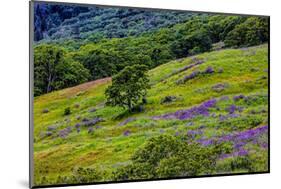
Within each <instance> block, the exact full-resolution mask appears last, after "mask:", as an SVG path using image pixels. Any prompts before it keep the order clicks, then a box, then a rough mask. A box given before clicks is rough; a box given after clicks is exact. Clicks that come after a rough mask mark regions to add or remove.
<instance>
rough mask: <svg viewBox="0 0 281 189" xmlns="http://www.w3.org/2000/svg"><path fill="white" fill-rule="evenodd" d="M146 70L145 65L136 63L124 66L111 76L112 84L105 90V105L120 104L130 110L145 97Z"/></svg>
mask: <svg viewBox="0 0 281 189" xmlns="http://www.w3.org/2000/svg"><path fill="white" fill-rule="evenodd" d="M146 71H147V67H146V66H145V65H139V64H137V65H133V66H127V67H125V68H124V69H123V70H122V71H121V72H120V73H118V74H117V75H115V76H114V77H113V78H112V85H111V86H109V87H108V88H107V89H106V91H105V94H106V96H107V105H111V106H121V107H123V108H128V109H129V111H131V110H132V108H133V107H134V106H135V105H136V104H137V103H138V102H139V101H140V100H142V99H143V98H144V97H145V95H146V93H147V89H148V88H149V84H148V82H149V80H148V77H147V75H146Z"/></svg>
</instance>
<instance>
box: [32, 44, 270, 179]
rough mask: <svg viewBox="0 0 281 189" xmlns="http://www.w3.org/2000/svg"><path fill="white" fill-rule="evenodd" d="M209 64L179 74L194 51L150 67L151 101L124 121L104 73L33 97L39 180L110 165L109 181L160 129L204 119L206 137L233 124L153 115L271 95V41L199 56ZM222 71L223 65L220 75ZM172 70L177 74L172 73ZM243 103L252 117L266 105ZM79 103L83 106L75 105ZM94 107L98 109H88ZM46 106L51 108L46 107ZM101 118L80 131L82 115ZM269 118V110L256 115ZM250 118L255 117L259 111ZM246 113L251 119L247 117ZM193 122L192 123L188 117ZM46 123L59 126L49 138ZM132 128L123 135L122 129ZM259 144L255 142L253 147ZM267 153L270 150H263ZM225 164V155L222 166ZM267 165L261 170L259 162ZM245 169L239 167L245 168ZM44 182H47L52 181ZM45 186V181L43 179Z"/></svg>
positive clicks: (178, 128)
mask: <svg viewBox="0 0 281 189" xmlns="http://www.w3.org/2000/svg"><path fill="white" fill-rule="evenodd" d="M195 57H196V58H197V59H202V60H204V63H202V64H201V65H197V66H194V67H192V68H191V69H188V70H186V71H182V72H179V71H178V70H179V69H181V68H183V67H185V66H187V65H190V64H193V63H194V62H193V59H194V57H187V58H185V59H181V60H174V61H171V62H168V63H166V64H163V65H160V66H159V67H157V68H155V69H153V70H150V71H149V73H148V75H149V77H150V83H151V84H152V87H151V89H150V90H149V91H148V95H147V104H146V105H145V110H144V111H143V112H141V113H135V114H132V115H127V116H125V117H124V118H123V119H116V117H117V116H118V115H120V114H122V113H124V111H125V110H123V109H122V108H119V107H107V106H105V105H104V103H105V95H104V91H105V89H106V88H107V86H108V85H110V83H111V79H110V78H105V79H101V80H97V81H93V82H89V83H85V84H82V85H79V86H76V87H72V88H68V89H64V90H60V91H55V92H52V93H49V94H45V95H42V96H39V97H36V98H35V99H34V162H35V163H34V164H35V167H34V168H35V184H42V183H43V181H42V179H43V178H44V177H45V178H47V180H48V183H49V184H50V183H55V182H56V178H57V177H58V176H69V175H71V174H72V170H73V169H74V168H76V167H98V168H100V169H103V170H105V171H106V173H107V175H105V176H104V180H110V178H111V172H112V170H115V169H116V167H118V166H119V165H123V164H127V163H129V162H130V157H131V155H132V154H133V153H134V152H135V151H136V149H137V148H138V147H140V146H141V145H142V144H143V143H144V142H145V141H146V140H147V139H149V138H150V137H153V136H157V135H160V134H161V133H162V132H166V133H170V134H174V133H175V132H176V131H177V132H186V131H187V130H188V129H191V130H192V129H196V128H198V127H199V126H200V125H205V126H206V127H207V128H206V131H205V133H204V135H205V137H207V138H208V137H212V136H214V135H220V134H222V133H227V132H230V133H231V132H234V131H235V129H233V128H227V127H225V126H221V127H217V119H215V118H214V119H212V118H204V117H202V116H198V117H196V118H194V119H192V120H188V121H186V120H184V121H182V120H154V119H153V118H152V117H153V116H159V115H163V114H165V113H169V112H175V111H177V110H181V109H187V108H189V107H192V106H195V105H198V104H200V103H202V102H204V101H206V100H209V99H213V98H217V99H218V98H220V97H222V96H226V95H227V96H229V97H230V98H232V97H233V96H235V95H239V94H243V95H245V96H251V95H260V96H267V95H268V94H267V93H268V78H267V74H268V46H267V44H264V45H261V46H256V47H251V48H246V49H226V50H221V51H213V52H208V53H204V54H200V55H197V56H195ZM208 66H211V67H212V68H213V69H214V70H215V72H214V73H212V74H206V75H199V76H197V77H195V78H194V79H192V80H189V81H187V82H185V83H183V84H177V81H178V80H179V79H182V78H183V77H184V76H186V75H189V74H191V73H192V72H193V71H195V70H197V71H204V70H205V69H206V68H207V67H208ZM219 70H222V72H221V73H219ZM172 73H174V74H172ZM218 83H223V84H227V87H226V88H225V89H223V90H222V91H219V92H218V91H215V90H213V89H212V87H213V86H214V85H216V84H218ZM169 95H173V96H176V97H177V100H176V101H174V102H172V103H166V104H163V103H161V100H162V99H163V98H164V97H165V96H169ZM231 103H233V102H232V101H230V102H219V103H218V106H219V107H220V110H216V109H213V110H211V112H213V113H225V112H226V110H225V108H226V107H227V106H229V105H230V104H231ZM241 105H243V106H245V107H244V108H245V109H244V111H243V113H242V114H243V115H244V116H247V115H248V113H249V112H250V111H251V110H260V109H266V110H267V105H268V104H267V102H265V101H262V102H261V103H257V104H251V105H250V106H246V105H245V104H241ZM78 106H79V107H78ZM67 107H70V109H71V114H70V115H67V116H65V115H64V110H65V108H67ZM92 108H95V109H97V110H96V111H94V112H90V111H89V110H90V109H92ZM44 109H48V111H49V112H48V113H43V110H44ZM78 116H79V117H81V119H82V118H94V117H100V118H102V119H103V120H104V121H103V122H100V123H98V124H97V125H99V126H101V128H99V129H96V130H94V132H93V133H92V134H89V133H88V130H87V128H85V127H82V128H81V132H80V133H77V132H76V130H75V128H74V127H73V126H74V125H75V124H76V123H79V122H81V119H80V120H78V119H77V117H78ZM253 116H256V117H257V118H258V119H261V120H262V123H261V124H267V113H263V114H259V115H253ZM253 116H252V117H251V118H255V117H253ZM129 117H134V118H136V120H132V121H131V122H128V123H127V124H125V125H119V124H120V123H121V122H122V121H124V120H126V119H127V118H129ZM246 118H247V117H246ZM188 122H193V123H194V124H193V125H192V126H190V127H189V128H188V129H187V128H186V123H188ZM49 126H56V127H57V128H56V129H55V130H54V131H52V135H51V136H45V133H46V132H47V131H48V127H49ZM69 126H72V127H73V128H72V132H70V134H69V135H68V136H67V137H66V138H61V137H59V136H58V132H59V131H60V130H62V129H64V128H66V127H69ZM246 128H247V129H249V128H248V127H247V126H245V128H244V126H243V124H242V126H241V127H239V128H238V130H239V131H241V130H243V129H246ZM126 130H129V131H130V132H131V134H130V135H129V136H124V135H123V133H124V131H126ZM253 148H254V147H253ZM263 153H264V152H263ZM264 154H265V153H264ZM224 163H226V162H224V161H220V162H219V164H218V165H220V164H224ZM261 169H262V168H261ZM243 171H245V170H242V172H243ZM48 183H47V184H48ZM45 184H46V183H45Z"/></svg>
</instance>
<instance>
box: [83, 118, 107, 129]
mask: <svg viewBox="0 0 281 189" xmlns="http://www.w3.org/2000/svg"><path fill="white" fill-rule="evenodd" d="M83 120H84V119H83ZM101 121H103V119H101V118H99V117H97V118H94V119H92V120H88V121H85V120H84V121H83V122H82V123H81V124H82V125H84V126H86V127H89V126H93V125H95V124H97V123H99V122H101Z"/></svg>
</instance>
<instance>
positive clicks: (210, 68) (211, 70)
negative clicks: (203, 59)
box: [204, 66, 214, 74]
mask: <svg viewBox="0 0 281 189" xmlns="http://www.w3.org/2000/svg"><path fill="white" fill-rule="evenodd" d="M204 73H206V74H211V73H214V69H213V68H212V67H211V66H209V67H207V68H206V70H205V71H204Z"/></svg>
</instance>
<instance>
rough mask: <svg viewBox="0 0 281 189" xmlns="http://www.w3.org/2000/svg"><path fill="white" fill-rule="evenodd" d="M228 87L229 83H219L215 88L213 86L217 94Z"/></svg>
mask: <svg viewBox="0 0 281 189" xmlns="http://www.w3.org/2000/svg"><path fill="white" fill-rule="evenodd" d="M227 86H228V84H227V83H218V84H216V85H214V86H212V90H213V91H215V92H221V91H223V90H224V89H225V88H226V87H227Z"/></svg>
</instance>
